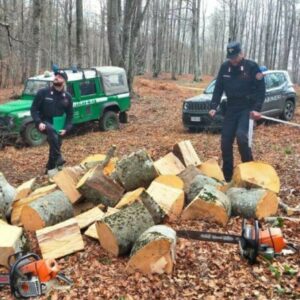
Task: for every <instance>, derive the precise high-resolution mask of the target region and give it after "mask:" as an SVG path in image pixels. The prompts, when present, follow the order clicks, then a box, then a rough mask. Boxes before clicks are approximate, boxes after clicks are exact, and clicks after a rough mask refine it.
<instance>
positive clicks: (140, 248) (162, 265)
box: [127, 225, 176, 274]
mask: <svg viewBox="0 0 300 300" xmlns="http://www.w3.org/2000/svg"><path fill="white" fill-rule="evenodd" d="M175 255H176V232H175V231H174V230H173V229H172V228H170V227H168V226H165V225H156V226H153V227H150V228H149V229H147V230H146V231H145V232H144V233H142V235H141V236H140V237H139V238H138V239H137V241H136V242H135V243H134V246H133V248H132V250H131V253H130V260H129V262H128V264H127V271H128V272H129V273H132V272H135V271H139V272H142V273H143V274H152V273H158V274H162V273H167V274H171V273H172V270H173V265H174V263H175Z"/></svg>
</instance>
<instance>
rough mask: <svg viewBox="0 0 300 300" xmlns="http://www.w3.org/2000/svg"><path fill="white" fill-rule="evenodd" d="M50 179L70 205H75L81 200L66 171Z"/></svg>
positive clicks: (73, 181) (74, 183) (72, 179)
mask: <svg viewBox="0 0 300 300" xmlns="http://www.w3.org/2000/svg"><path fill="white" fill-rule="evenodd" d="M52 179H53V181H54V182H55V183H56V184H57V186H58V187H59V188H60V189H61V190H62V191H63V192H64V194H65V195H66V196H67V197H68V199H69V200H70V202H71V203H72V204H74V203H76V202H77V201H78V200H79V199H80V198H81V194H80V193H79V192H78V190H77V189H76V181H75V180H74V178H73V177H72V176H71V175H70V173H69V172H68V171H67V170H65V169H62V170H61V171H59V172H58V173H57V174H56V175H54V176H53V178H52Z"/></svg>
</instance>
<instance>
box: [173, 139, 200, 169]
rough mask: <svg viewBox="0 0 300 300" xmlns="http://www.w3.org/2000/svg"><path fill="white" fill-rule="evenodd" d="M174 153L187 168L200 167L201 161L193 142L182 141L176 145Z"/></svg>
mask: <svg viewBox="0 0 300 300" xmlns="http://www.w3.org/2000/svg"><path fill="white" fill-rule="evenodd" d="M173 153H174V154H175V155H176V156H177V157H178V158H179V159H180V161H181V162H182V163H183V164H184V165H185V166H186V167H188V166H199V165H200V164H201V160H200V158H199V156H198V154H197V153H196V151H195V149H194V147H193V145H192V143H191V141H189V140H187V141H181V142H179V143H177V144H176V145H174V147H173Z"/></svg>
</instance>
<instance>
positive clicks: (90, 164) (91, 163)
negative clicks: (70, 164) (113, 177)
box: [80, 154, 118, 176]
mask: <svg viewBox="0 0 300 300" xmlns="http://www.w3.org/2000/svg"><path fill="white" fill-rule="evenodd" d="M105 158H106V155H105V154H95V155H90V156H88V157H86V158H85V159H84V160H83V161H82V162H81V163H80V165H81V166H82V167H84V168H85V169H92V168H94V167H96V166H98V165H99V164H100V163H101V162H103V161H104V160H105ZM117 161H118V158H117V157H113V158H111V159H110V160H109V163H108V164H107V166H105V167H104V169H103V172H104V174H105V175H107V176H109V175H110V174H111V173H112V172H113V171H114V170H115V166H116V163H117Z"/></svg>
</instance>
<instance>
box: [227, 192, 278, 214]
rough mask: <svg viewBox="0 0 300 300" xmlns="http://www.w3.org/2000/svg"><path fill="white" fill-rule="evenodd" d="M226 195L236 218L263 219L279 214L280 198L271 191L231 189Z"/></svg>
mask: <svg viewBox="0 0 300 300" xmlns="http://www.w3.org/2000/svg"><path fill="white" fill-rule="evenodd" d="M226 194H227V196H228V197H229V199H230V202H231V208H232V215H234V216H241V217H244V218H256V219H262V218H266V217H269V216H272V215H274V214H276V213H277V210H278V198H277V196H276V194H275V193H274V192H271V191H269V190H265V189H261V188H258V189H245V188H230V189H229V190H228V191H227V192H226Z"/></svg>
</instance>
